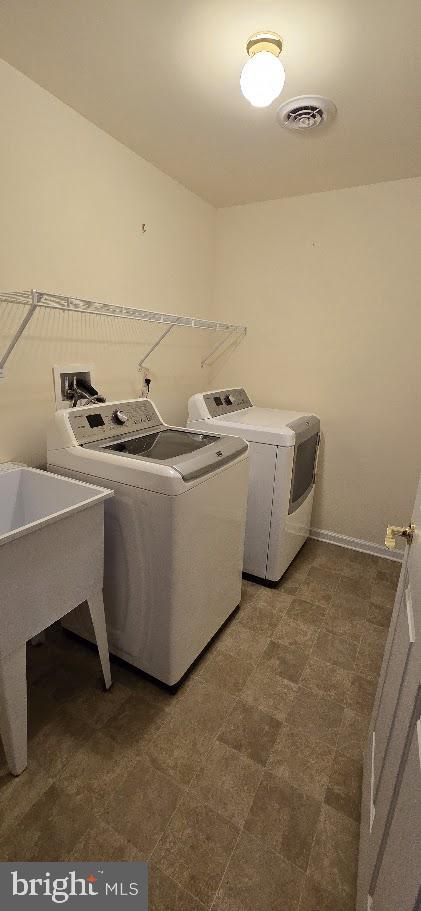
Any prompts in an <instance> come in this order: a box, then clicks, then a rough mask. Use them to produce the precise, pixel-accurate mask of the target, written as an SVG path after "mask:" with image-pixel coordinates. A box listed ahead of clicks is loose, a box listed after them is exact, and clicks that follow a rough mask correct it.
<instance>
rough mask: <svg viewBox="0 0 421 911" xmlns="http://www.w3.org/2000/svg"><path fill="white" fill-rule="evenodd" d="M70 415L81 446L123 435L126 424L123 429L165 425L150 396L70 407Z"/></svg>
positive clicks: (130, 430) (68, 415)
mask: <svg viewBox="0 0 421 911" xmlns="http://www.w3.org/2000/svg"><path fill="white" fill-rule="evenodd" d="M67 418H68V421H69V424H70V426H71V428H72V430H73V433H74V435H75V437H76V440H77V442H78V443H79V445H80V446H84V445H85V444H86V443H99V442H101V440H108V439H110V438H112V437H118V436H121V432H122V430H123V427H124V433H136V431H142V430H149V429H150V430H153V429H154V428H156V427H162V426H163V424H162V421H161V418H160V417H159V414H158V412H157V410H156V408H155V406H154V404H153V402H151V401H150V400H149V399H139V400H135V401H129V402H118V404H116V403H115V402H114V404H110V405H108V404H104V405H102V404H101V405H84V406H83V407H81V408H75V409H72V408H70V409H69V410H68V412H67Z"/></svg>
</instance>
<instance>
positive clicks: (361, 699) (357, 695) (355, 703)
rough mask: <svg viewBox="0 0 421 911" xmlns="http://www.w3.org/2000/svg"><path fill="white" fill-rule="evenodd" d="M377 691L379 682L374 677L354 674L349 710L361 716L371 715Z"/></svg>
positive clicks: (349, 694)
mask: <svg viewBox="0 0 421 911" xmlns="http://www.w3.org/2000/svg"><path fill="white" fill-rule="evenodd" d="M376 689H377V680H376V679H375V678H374V677H363V676H362V675H361V674H353V675H352V680H351V686H350V690H349V693H348V700H347V703H348V708H349V709H352V711H354V712H358V713H359V714H360V715H371V712H372V710H373V704H374V697H375V695H376Z"/></svg>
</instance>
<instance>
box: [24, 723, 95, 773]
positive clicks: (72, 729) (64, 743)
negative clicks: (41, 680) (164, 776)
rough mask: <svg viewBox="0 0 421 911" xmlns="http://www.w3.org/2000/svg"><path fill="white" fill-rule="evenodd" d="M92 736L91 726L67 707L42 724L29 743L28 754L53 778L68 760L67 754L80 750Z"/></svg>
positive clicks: (73, 753) (70, 754)
mask: <svg viewBox="0 0 421 911" xmlns="http://www.w3.org/2000/svg"><path fill="white" fill-rule="evenodd" d="M91 736H92V728H91V727H90V726H89V725H88V724H87V723H86V722H85V721H83V720H82V719H80V720H78V719H76V718H75V717H74V716H73V715H72V714H71V713H70V712H69V711H67V709H60V711H59V713H58V714H57V713H56V714H55V715H53V717H52V718H51V719H50V720H49V721H48V722H47V723H46V724H44V725H43V726H42V727H41V728H40V730H39V731H38V733H37V734H36V735H35V736H34V737H32V739H31V740H30V743H29V755H30V756H31V755H33V756H35V757H36V761H37V763H38V764H39V765H41V766H42V767H43V768H44V770H45V772H46V773H47V775H49V776H50V777H51V778H54V777H55V776H56V775H57V774H58V773H59V772H60V771H61V770H62V768H63V767H64V765H65V764H66V762H68V759H69V756H72V755H75V754H76V753H77V751H78V750H81V749H82V748H83V747H84V745H85V744H86V743H87V742H88V740H89V739H90V737H91Z"/></svg>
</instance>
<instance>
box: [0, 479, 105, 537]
mask: <svg viewBox="0 0 421 911" xmlns="http://www.w3.org/2000/svg"><path fill="white" fill-rule="evenodd" d="M107 495H110V494H109V492H108V491H106V490H103V489H102V488H100V487H92V486H90V485H88V484H82V483H81V482H79V481H74V480H70V479H68V478H62V477H59V476H58V475H53V474H49V473H48V472H46V471H39V470H38V469H36V468H24V467H19V466H16V468H14V467H12V466H11V467H10V468H8V469H7V470H6V469H3V470H1V466H0V546H1V545H2V544H6V543H7V542H8V541H12V540H14V539H15V538H18V537H21V536H22V535H27V534H30V533H31V532H34V531H36V530H37V529H39V528H42V527H44V526H45V525H48V524H50V523H52V522H57V521H58V520H59V519H61V518H63V517H64V516H71V515H74V514H75V513H76V512H79V510H81V509H86V508H87V507H88V506H92V505H93V504H94V503H98V502H102V501H103V500H104V499H105V498H106V496H107Z"/></svg>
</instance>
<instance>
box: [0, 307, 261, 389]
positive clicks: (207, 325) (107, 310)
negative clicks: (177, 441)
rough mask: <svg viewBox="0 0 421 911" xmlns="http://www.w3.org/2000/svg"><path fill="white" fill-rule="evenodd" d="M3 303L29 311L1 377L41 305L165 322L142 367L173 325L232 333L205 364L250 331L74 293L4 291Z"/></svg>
mask: <svg viewBox="0 0 421 911" xmlns="http://www.w3.org/2000/svg"><path fill="white" fill-rule="evenodd" d="M0 303H3V304H18V305H22V306H25V307H26V308H27V311H26V313H25V316H24V317H23V319H22V321H21V323H20V325H19V328H18V329H17V330H16V332H15V335H14V336H13V338H12V340H11V342H10V344H9V346H8V347H7V349H6V351H5V352H4V354H3V356H2V357H1V358H0V378H1V377H2V376H4V368H5V366H6V363H7V361H8V360H9V357H10V355H11V354H12V351H13V350H14V349H15V347H16V345H17V343H18V341H19V339H20V337H21V336H22V335H23V333H24V331H25V329H26V327H27V325H28V323H29V322H30V321H31V319H32V317H33V316H34V314H35V313H36V311H37V310H39V309H45V310H61V311H64V312H67V313H83V314H85V313H86V314H92V315H94V316H105V317H113V318H117V319H130V320H137V321H139V320H140V321H143V322H148V323H160V324H161V325H165V330H164V332H163V333H162V335H161V336H160V337H159V339H158V340H157V341H156V342H155V344H154V345H152V347H151V348H150V349H149V351H148V352H147V353H146V354H145V355H144V357H143V358H142V360H141V361H139V364H138V367H139V369H141V368H142V366H143V364H144V363H145V361H146V359H147V358H148V357H149V355H150V354H151V353H152V351H155V349H156V348H157V347H158V345H159V344H160V343H161V341H162V340H163V339H164V338H165V337H166V336H167V335H168V334H169V332H170V331H171V329H173V328H174V327H177V328H183V327H187V328H192V329H210V330H213V331H214V332H225V333H229V335H228V336H227V338H226V339H223V340H222V341H220V342H218V344H217V345H216V346H215V348H213V349H212V351H210V352H209V354H207V355H206V357H205V358H204V359H203V360H202V362H201V366H202V367H204V366H205V365H206V364H207V363H208V361H209V359H210V358H211V357H212V355H213V354H215V353H216V351H218V350H219V349H220V348H221V347H222V346H223V345H224V342H225V341H228V338H230V337H231V336H232V335H237V334H242V335H245V334H246V332H247V327H246V326H240V325H235V324H231V323H223V322H221V321H220V320H207V319H202V318H200V317H195V316H178V315H176V314H174V313H162V312H160V311H158V310H138V309H136V308H134V307H119V306H116V305H114V304H107V303H102V302H100V301H91V300H84V299H83V298H79V297H70V296H68V295H63V294H51V293H50V292H49V291H37V290H32V291H0Z"/></svg>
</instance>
